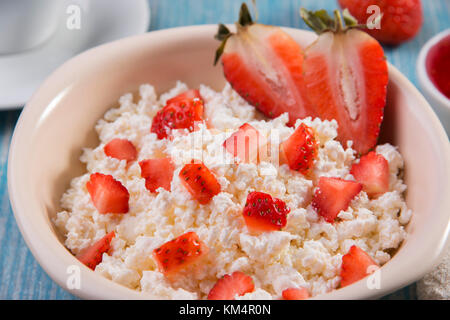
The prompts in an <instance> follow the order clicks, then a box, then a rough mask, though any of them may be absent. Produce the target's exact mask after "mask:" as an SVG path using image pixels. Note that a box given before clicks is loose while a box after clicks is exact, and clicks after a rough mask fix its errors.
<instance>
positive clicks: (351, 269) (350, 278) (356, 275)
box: [341, 246, 378, 287]
mask: <svg viewBox="0 0 450 320" xmlns="http://www.w3.org/2000/svg"><path fill="white" fill-rule="evenodd" d="M375 267H378V264H377V263H376V262H375V261H374V260H373V259H372V258H371V257H370V256H369V255H368V254H367V253H366V252H365V251H364V250H362V249H361V248H359V247H357V246H352V247H351V248H350V250H349V251H348V252H347V254H345V255H344V256H343V257H342V266H341V287H345V286H348V285H350V284H352V283H354V282H356V281H358V280H361V279H363V278H365V277H366V276H367V275H369V274H370V273H372V272H374V271H375V270H376V268H375Z"/></svg>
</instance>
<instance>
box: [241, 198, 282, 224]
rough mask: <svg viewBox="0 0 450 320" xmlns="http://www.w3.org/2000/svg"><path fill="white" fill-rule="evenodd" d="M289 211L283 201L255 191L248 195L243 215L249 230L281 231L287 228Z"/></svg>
mask: <svg viewBox="0 0 450 320" xmlns="http://www.w3.org/2000/svg"><path fill="white" fill-rule="evenodd" d="M289 211H290V209H289V208H288V207H287V206H286V203H285V202H284V201H283V200H280V199H278V198H272V196H271V195H270V194H267V193H264V192H256V191H254V192H250V193H249V194H248V196H247V202H246V203H245V207H244V211H243V212H242V215H243V216H244V220H245V224H246V225H247V228H248V229H249V230H251V231H263V232H264V231H274V230H281V228H283V227H284V226H286V221H287V219H286V217H287V215H288V213H289Z"/></svg>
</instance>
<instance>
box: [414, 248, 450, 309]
mask: <svg viewBox="0 0 450 320" xmlns="http://www.w3.org/2000/svg"><path fill="white" fill-rule="evenodd" d="M449 271H450V248H448V249H447V253H446V255H445V256H444V259H443V260H442V261H441V263H440V264H439V265H438V266H437V267H436V268H434V270H433V271H431V272H430V273H428V274H427V275H426V276H425V277H423V279H421V280H420V281H419V282H418V283H417V297H418V298H419V299H420V300H450V275H449Z"/></svg>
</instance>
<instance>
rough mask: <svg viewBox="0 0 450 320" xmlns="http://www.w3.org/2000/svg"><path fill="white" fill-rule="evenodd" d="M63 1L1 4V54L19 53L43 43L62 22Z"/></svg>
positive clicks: (24, 0) (9, 0)
mask: <svg viewBox="0 0 450 320" xmlns="http://www.w3.org/2000/svg"><path fill="white" fill-rule="evenodd" d="M63 3H64V1H61V0H39V1H37V0H0V54H11V53H19V52H22V51H26V50H29V49H32V48H34V47H37V46H39V45H40V44H42V43H44V42H45V41H47V40H48V39H50V37H51V36H52V35H53V34H54V33H55V31H56V29H57V26H58V22H59V19H60V18H61V13H62V5H63Z"/></svg>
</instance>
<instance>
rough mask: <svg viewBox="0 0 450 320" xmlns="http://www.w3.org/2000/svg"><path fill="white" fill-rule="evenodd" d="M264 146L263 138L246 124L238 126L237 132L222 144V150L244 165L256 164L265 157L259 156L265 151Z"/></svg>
mask: <svg viewBox="0 0 450 320" xmlns="http://www.w3.org/2000/svg"><path fill="white" fill-rule="evenodd" d="M265 145H266V139H265V137H264V136H262V135H261V134H260V133H259V132H258V130H256V129H255V128H253V127H252V126H251V125H249V124H248V123H244V124H243V125H242V126H240V127H239V129H238V131H236V132H235V133H233V134H232V135H231V136H230V137H229V138H228V139H227V140H225V142H224V143H223V146H224V148H225V149H226V150H227V151H228V152H229V153H231V154H232V155H234V156H235V157H238V158H239V160H241V161H242V162H246V163H249V162H253V163H256V162H258V161H259V160H260V157H261V158H262V157H265V155H263V154H261V153H262V152H264V151H265V150H264V146H265Z"/></svg>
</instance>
